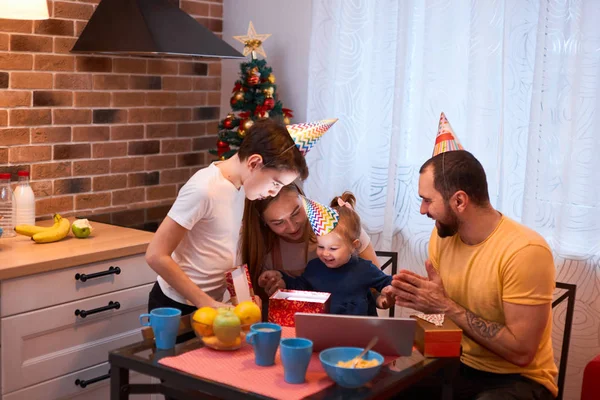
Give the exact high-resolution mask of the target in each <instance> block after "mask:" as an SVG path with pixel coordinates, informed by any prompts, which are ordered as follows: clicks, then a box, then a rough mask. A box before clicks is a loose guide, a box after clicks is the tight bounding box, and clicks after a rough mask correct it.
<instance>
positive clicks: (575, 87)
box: [305, 0, 600, 399]
mask: <svg viewBox="0 0 600 400" xmlns="http://www.w3.org/2000/svg"><path fill="white" fill-rule="evenodd" d="M598 21H600V2H599V1H597V0H570V1H569V0H562V1H558V0H527V1H525V0H495V1H494V0H486V1H464V0H454V1H452V0H436V1H433V0H429V1H424V0H402V1H397V0H376V1H373V0H362V1H361V0H354V1H349V0H313V26H312V33H311V35H312V36H311V46H310V54H309V57H310V59H309V76H308V77H307V79H308V82H309V83H308V85H309V93H308V97H309V99H308V110H307V111H308V112H307V116H308V118H307V119H308V120H317V119H322V118H333V117H337V118H339V119H340V120H339V122H338V123H337V124H336V125H335V126H334V128H333V129H332V130H331V131H330V132H328V133H327V134H326V135H325V136H324V137H323V139H322V141H321V143H320V144H319V145H318V146H316V148H315V149H314V150H312V151H311V153H309V155H308V160H309V168H310V177H309V179H308V181H307V182H306V185H305V188H306V191H307V194H308V195H309V196H310V197H313V198H315V199H316V200H319V201H323V202H328V201H329V200H330V199H331V198H332V197H333V196H334V195H337V194H340V193H342V192H343V191H344V190H351V191H352V192H354V193H355V194H356V196H357V198H358V211H359V213H360V215H361V217H362V220H363V224H364V225H365V227H366V229H367V231H368V232H369V233H370V234H371V235H372V238H373V242H374V243H375V245H376V248H377V249H381V250H395V251H398V252H399V255H400V262H401V265H402V267H404V268H409V269H413V270H415V271H417V272H419V273H424V267H423V262H424V260H425V258H426V251H427V242H428V240H429V234H430V232H431V229H432V227H433V225H432V222H431V220H429V219H428V218H427V217H425V216H421V215H420V214H419V204H420V200H419V197H418V193H417V182H418V175H419V174H418V171H419V167H420V166H421V164H422V163H423V162H424V161H426V160H427V159H428V158H429V157H430V156H431V153H432V150H433V143H434V138H435V135H436V132H437V123H438V119H439V116H440V112H442V111H444V112H445V113H446V116H447V117H448V120H449V121H450V124H451V125H452V127H453V128H454V130H455V132H456V134H457V136H458V137H459V139H460V141H461V142H462V144H463V145H464V147H465V148H466V149H467V150H469V151H471V152H472V153H473V154H474V155H475V156H476V157H477V158H478V159H479V160H480V161H481V163H482V164H483V166H484V168H485V170H486V172H487V176H488V184H489V189H490V197H491V199H492V203H493V205H494V206H495V207H496V208H497V209H499V210H500V211H502V212H503V213H504V214H506V215H508V216H510V217H511V218H514V219H516V220H518V221H521V222H522V223H524V224H526V225H528V226H530V227H532V228H534V229H535V230H537V231H538V232H539V233H541V234H542V235H543V236H544V237H545V238H546V240H547V241H548V242H549V244H550V245H551V246H552V248H553V250H554V252H555V254H556V263H557V268H558V271H557V280H559V281H563V282H569V283H575V284H577V285H578V287H577V290H578V295H577V303H576V315H575V320H574V325H573V330H572V340H571V343H572V344H571V353H570V356H569V369H568V378H567V396H566V397H565V398H573V399H575V398H578V397H579V390H580V385H581V375H582V373H583V367H584V366H585V364H586V363H587V361H589V359H591V358H592V357H593V356H594V355H595V354H598V353H600V339H599V332H600V157H599V156H598V155H599V154H600V111H599V110H598V108H599V106H600V25H599V22H598ZM563 322H564V312H563V311H560V312H555V324H556V325H557V329H555V330H556V331H557V334H556V336H555V342H556V343H555V349H560V346H559V345H560V343H559V341H560V339H561V338H562V329H560V328H561V327H562V325H561V324H562V323H563Z"/></svg>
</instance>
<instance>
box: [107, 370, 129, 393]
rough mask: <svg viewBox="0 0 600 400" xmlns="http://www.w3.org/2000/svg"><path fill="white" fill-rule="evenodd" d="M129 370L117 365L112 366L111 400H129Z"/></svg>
mask: <svg viewBox="0 0 600 400" xmlns="http://www.w3.org/2000/svg"><path fill="white" fill-rule="evenodd" d="M127 385H129V370H128V369H125V368H121V367H117V366H116V365H111V366H110V399H111V400H129V391H128V390H127Z"/></svg>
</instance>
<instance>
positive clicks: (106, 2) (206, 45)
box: [71, 0, 244, 58]
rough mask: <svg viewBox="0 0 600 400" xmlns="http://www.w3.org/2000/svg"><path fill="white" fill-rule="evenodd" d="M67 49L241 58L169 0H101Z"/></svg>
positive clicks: (92, 51)
mask: <svg viewBox="0 0 600 400" xmlns="http://www.w3.org/2000/svg"><path fill="white" fill-rule="evenodd" d="M71 52H73V53H95V54H112V55H142V56H198V57H217V58H244V56H243V55H242V54H241V53H240V52H238V51H237V50H235V49H234V48H233V47H231V46H230V45H229V44H227V43H226V42H225V41H223V40H222V39H220V38H219V37H217V36H216V35H215V34H214V33H212V31H210V30H209V29H208V28H206V27H204V26H203V25H201V24H200V23H198V22H197V21H196V20H195V19H194V18H192V17H191V16H189V15H188V14H186V13H185V12H184V11H182V10H180V9H179V7H178V6H177V5H175V4H173V3H172V2H171V1H170V0H102V1H101V2H100V4H98V7H97V8H96V11H95V12H94V14H93V15H92V17H91V18H90V20H89V22H88V23H87V25H86V27H85V29H84V30H83V32H81V35H80V36H79V39H78V40H77V42H76V43H75V45H74V46H73V48H72V49H71Z"/></svg>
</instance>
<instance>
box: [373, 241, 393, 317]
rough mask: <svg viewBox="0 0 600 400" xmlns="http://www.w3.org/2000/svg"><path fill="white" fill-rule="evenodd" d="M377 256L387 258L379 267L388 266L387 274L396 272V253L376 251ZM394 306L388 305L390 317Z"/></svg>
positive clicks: (384, 267) (385, 267)
mask: <svg viewBox="0 0 600 400" xmlns="http://www.w3.org/2000/svg"><path fill="white" fill-rule="evenodd" d="M375 254H376V255H377V257H382V258H387V260H386V261H385V262H383V263H382V264H381V267H380V269H381V270H382V271H384V270H385V269H387V268H388V267H389V268H390V271H389V274H390V275H392V276H393V275H396V274H397V273H398V253H397V252H395V251H376V252H375ZM395 311H396V306H395V305H394V306H392V307H390V317H394V314H395Z"/></svg>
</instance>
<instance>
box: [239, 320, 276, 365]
mask: <svg viewBox="0 0 600 400" xmlns="http://www.w3.org/2000/svg"><path fill="white" fill-rule="evenodd" d="M280 340H281V326H279V325H277V324H272V323H269V322H259V323H258V324H254V325H252V326H251V327H250V332H248V334H247V335H246V342H248V343H250V344H251V345H252V346H253V347H254V361H255V362H256V365H259V366H261V367H266V366H269V365H273V364H275V353H277V347H279V341H280Z"/></svg>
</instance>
